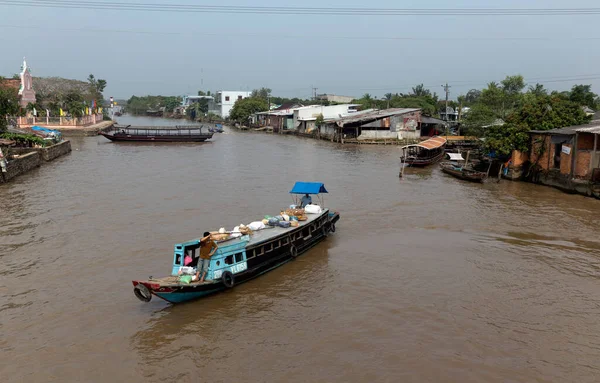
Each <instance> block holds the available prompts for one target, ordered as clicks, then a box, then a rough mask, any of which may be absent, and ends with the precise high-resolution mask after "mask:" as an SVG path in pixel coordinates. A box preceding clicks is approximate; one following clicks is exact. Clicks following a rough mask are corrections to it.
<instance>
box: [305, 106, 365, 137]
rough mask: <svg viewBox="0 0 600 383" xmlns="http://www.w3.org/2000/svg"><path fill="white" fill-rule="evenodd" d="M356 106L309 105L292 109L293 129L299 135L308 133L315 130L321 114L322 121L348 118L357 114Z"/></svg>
mask: <svg viewBox="0 0 600 383" xmlns="http://www.w3.org/2000/svg"><path fill="white" fill-rule="evenodd" d="M359 106H360V105H358V104H343V105H330V106H322V105H311V106H303V107H300V108H297V109H294V127H295V128H296V129H298V131H299V132H300V133H310V132H312V131H313V130H314V129H315V128H316V121H317V117H318V116H319V115H320V114H322V115H323V119H324V120H331V119H335V118H342V117H348V116H351V115H354V114H357V113H360V112H358V111H357V108H358V107H359Z"/></svg>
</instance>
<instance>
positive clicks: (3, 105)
mask: <svg viewBox="0 0 600 383" xmlns="http://www.w3.org/2000/svg"><path fill="white" fill-rule="evenodd" d="M17 114H19V96H18V94H17V90H16V89H12V88H3V87H0V132H3V131H5V130H6V117H7V116H14V115H17Z"/></svg>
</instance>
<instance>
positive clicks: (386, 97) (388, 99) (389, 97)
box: [383, 93, 394, 109]
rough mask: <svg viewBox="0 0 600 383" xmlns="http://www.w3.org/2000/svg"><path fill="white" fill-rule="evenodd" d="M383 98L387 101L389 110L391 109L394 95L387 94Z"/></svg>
mask: <svg viewBox="0 0 600 383" xmlns="http://www.w3.org/2000/svg"><path fill="white" fill-rule="evenodd" d="M383 97H384V98H385V100H386V101H387V109H389V108H390V101H392V97H394V95H393V94H391V93H386V94H385V95H384V96H383Z"/></svg>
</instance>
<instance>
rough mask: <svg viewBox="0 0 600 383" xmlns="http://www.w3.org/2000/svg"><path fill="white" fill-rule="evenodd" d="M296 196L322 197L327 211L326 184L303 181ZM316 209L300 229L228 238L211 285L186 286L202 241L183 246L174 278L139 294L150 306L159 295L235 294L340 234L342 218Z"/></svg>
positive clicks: (156, 281) (144, 286)
mask: <svg viewBox="0 0 600 383" xmlns="http://www.w3.org/2000/svg"><path fill="white" fill-rule="evenodd" d="M290 193H291V194H294V195H297V196H298V195H305V194H309V195H317V196H318V198H319V200H320V204H319V206H323V198H322V194H323V193H327V190H326V189H325V185H323V184H322V183H313V182H297V183H296V184H295V185H294V188H293V189H292V191H291V192H290ZM314 208H316V209H318V210H320V211H321V212H320V213H316V214H306V216H305V218H306V219H305V220H300V221H299V222H298V226H297V227H289V228H284V227H280V226H277V227H271V228H266V229H263V230H257V231H254V232H253V233H252V234H249V235H242V236H239V234H238V236H237V237H233V236H230V235H229V234H225V236H226V237H228V236H229V238H224V239H221V240H218V241H216V243H217V246H218V249H217V251H216V252H215V254H214V255H213V256H212V257H211V259H210V263H209V269H208V272H207V275H206V280H205V281H204V282H202V283H200V282H199V281H193V282H190V283H184V282H182V279H181V278H180V276H179V272H180V270H182V267H184V263H185V258H186V254H188V255H189V256H190V257H191V258H192V259H193V261H192V262H191V263H189V264H188V267H192V268H194V267H195V266H197V264H196V265H195V263H197V260H198V258H197V256H198V255H199V251H200V239H193V240H191V241H187V242H183V243H178V244H176V245H175V251H174V254H173V264H172V270H171V275H170V276H168V277H164V278H153V277H150V278H149V279H148V280H134V281H133V287H134V294H135V296H136V297H137V298H138V299H140V300H141V301H144V302H149V301H150V300H151V299H152V296H154V295H155V296H157V297H159V298H161V299H164V300H165V301H167V302H170V303H181V302H186V301H190V300H194V299H198V298H202V297H204V296H206V295H209V294H214V293H217V292H219V291H223V290H226V289H231V288H233V287H235V286H237V285H238V284H240V283H243V282H246V281H248V280H250V279H252V278H255V277H258V276H260V275H261V274H264V273H266V272H268V271H271V270H273V269H275V268H277V267H279V266H281V265H283V264H285V263H286V262H289V261H291V260H294V259H296V257H298V256H299V255H300V254H302V253H304V252H305V251H307V250H308V249H310V248H311V247H313V246H316V245H317V244H318V243H319V242H321V241H322V240H324V239H325V238H327V237H328V236H329V235H330V234H331V233H335V224H336V222H337V221H338V220H339V219H340V215H339V213H337V212H334V211H331V210H329V209H326V208H320V209H319V208H318V207H317V206H314ZM302 219H304V218H302Z"/></svg>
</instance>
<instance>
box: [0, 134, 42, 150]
mask: <svg viewBox="0 0 600 383" xmlns="http://www.w3.org/2000/svg"><path fill="white" fill-rule="evenodd" d="M0 138H3V139H6V140H12V141H15V142H16V143H17V145H18V146H26V147H31V146H34V145H38V146H42V147H44V146H46V145H48V141H46V140H44V139H43V138H41V137H38V136H35V135H33V134H22V133H0Z"/></svg>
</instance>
